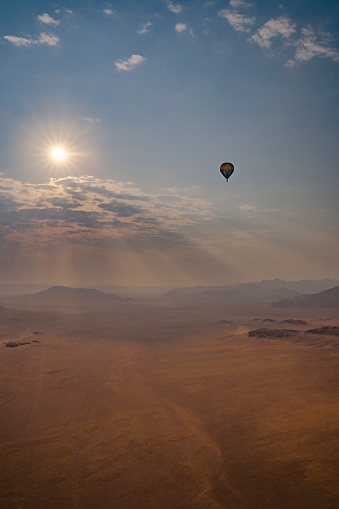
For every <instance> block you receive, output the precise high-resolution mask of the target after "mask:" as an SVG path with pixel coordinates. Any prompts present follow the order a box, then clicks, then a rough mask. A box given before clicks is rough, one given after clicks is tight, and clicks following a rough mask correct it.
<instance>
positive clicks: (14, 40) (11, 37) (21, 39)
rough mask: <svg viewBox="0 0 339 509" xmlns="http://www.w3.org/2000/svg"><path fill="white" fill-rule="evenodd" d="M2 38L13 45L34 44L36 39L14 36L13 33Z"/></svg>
mask: <svg viewBox="0 0 339 509" xmlns="http://www.w3.org/2000/svg"><path fill="white" fill-rule="evenodd" d="M4 39H6V40H7V41H8V42H11V43H12V44H14V46H30V45H31V44H36V43H37V41H36V40H34V39H32V38H27V37H16V36H15V35H5V36H4Z"/></svg>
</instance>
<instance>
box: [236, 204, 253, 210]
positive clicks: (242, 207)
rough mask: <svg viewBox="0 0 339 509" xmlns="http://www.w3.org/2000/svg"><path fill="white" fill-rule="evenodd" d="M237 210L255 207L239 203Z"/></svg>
mask: <svg viewBox="0 0 339 509" xmlns="http://www.w3.org/2000/svg"><path fill="white" fill-rule="evenodd" d="M238 208H239V210H254V209H255V207H253V205H239V207H238Z"/></svg>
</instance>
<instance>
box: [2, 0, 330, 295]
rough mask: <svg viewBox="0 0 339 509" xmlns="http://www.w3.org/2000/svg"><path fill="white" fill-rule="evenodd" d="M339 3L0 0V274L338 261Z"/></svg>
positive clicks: (229, 272)
mask: <svg viewBox="0 0 339 509" xmlns="http://www.w3.org/2000/svg"><path fill="white" fill-rule="evenodd" d="M338 15H339V5H338V3H337V2H334V1H324V2H322V3H321V4H319V3H318V2H314V1H307V0H303V1H295V0H293V1H288V2H281V3H279V2H268V1H260V2H258V1H257V2H246V1H245V0H231V1H230V2H228V1H227V2H224V1H197V0H191V1H185V2H180V3H175V2H169V1H166V0H164V1H156V0H154V1H143V2H140V1H136V0H128V1H117V2H111V3H110V2H97V1H96V2H94V1H88V2H80V1H68V2H66V3H56V2H48V1H30V2H27V1H22V0H20V1H18V0H11V1H9V0H8V1H6V0H4V1H3V2H2V3H1V16H0V32H1V33H0V41H1V42H0V52H1V63H0V66H1V69H0V70H1V72H0V80H1V85H0V86H1V96H0V101H1V102H0V105H1V106H0V107H1V117H0V171H1V175H0V178H1V182H0V211H1V221H0V240H1V247H0V261H1V271H2V273H1V278H2V280H3V281H6V282H17V283H25V282H27V283H34V282H36V283H47V284H49V283H59V284H74V285H80V284H92V285H95V284H105V283H106V284H112V285H114V284H117V285H124V284H126V285H147V286H149V285H160V286H162V285H170V286H177V285H196V284H205V285H207V284H213V285H214V284H226V283H231V282H241V281H257V280H261V279H271V278H274V277H281V278H285V279H304V278H305V279H306V278H307V279H313V278H321V277H339V271H338V261H337V260H338V228H337V223H338V199H337V188H338V180H339V179H338V163H337V161H338V143H337V140H338V138H339V136H338V134H339V133H338V130H339V121H338V119H339V115H338V104H339V101H338V98H339V95H338V94H339V86H338V85H339V83H338V78H339V31H338V19H339V16H338ZM57 146H59V147H62V148H63V149H64V150H65V152H66V153H67V156H66V158H65V159H64V161H62V162H57V161H55V160H53V158H52V156H51V152H52V149H53V148H54V147H57ZM224 161H231V162H232V163H233V164H234V165H235V172H234V174H233V176H232V177H231V178H230V180H229V182H228V183H226V181H225V180H224V179H223V177H222V176H221V175H220V173H219V166H220V164H221V163H223V162H224Z"/></svg>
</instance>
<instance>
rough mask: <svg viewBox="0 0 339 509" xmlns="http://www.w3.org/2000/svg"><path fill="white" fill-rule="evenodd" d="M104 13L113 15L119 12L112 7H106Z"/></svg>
mask: <svg viewBox="0 0 339 509" xmlns="http://www.w3.org/2000/svg"><path fill="white" fill-rule="evenodd" d="M104 13H105V14H107V16H113V15H114V14H117V11H116V10H114V11H113V10H112V9H104Z"/></svg>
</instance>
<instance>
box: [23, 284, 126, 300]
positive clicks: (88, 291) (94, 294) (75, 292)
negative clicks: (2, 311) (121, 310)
mask: <svg viewBox="0 0 339 509" xmlns="http://www.w3.org/2000/svg"><path fill="white" fill-rule="evenodd" d="M23 297H24V298H25V299H28V298H29V299H31V300H34V301H43V302H70V301H71V302H89V301H95V302H109V301H117V300H120V297H118V296H117V295H115V294H113V293H111V294H107V293H103V292H100V291H99V290H95V289H92V288H69V287H68V286H52V287H51V288H47V290H43V291H41V292H37V293H32V294H26V295H24V296H23Z"/></svg>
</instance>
